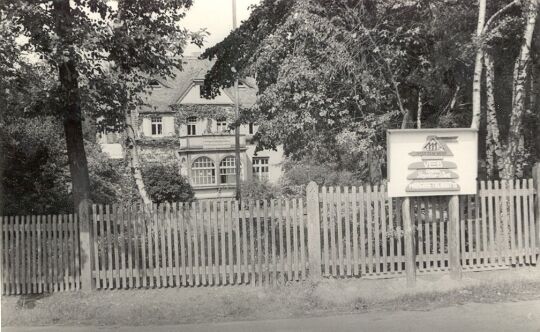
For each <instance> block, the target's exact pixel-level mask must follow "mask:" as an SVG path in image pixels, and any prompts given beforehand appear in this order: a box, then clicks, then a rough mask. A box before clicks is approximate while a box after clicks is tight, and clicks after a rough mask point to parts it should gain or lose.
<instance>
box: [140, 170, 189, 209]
mask: <svg viewBox="0 0 540 332" xmlns="http://www.w3.org/2000/svg"><path fill="white" fill-rule="evenodd" d="M143 178H144V183H145V185H146V189H147V190H148V194H149V195H150V197H151V199H152V202H154V203H157V204H159V203H163V202H190V201H191V200H193V198H194V195H195V194H194V192H193V188H192V187H191V185H190V184H189V182H188V181H187V180H186V179H185V178H184V177H183V176H181V175H180V174H179V172H178V169H177V167H176V166H175V165H172V164H151V165H148V166H146V167H145V168H144V169H143Z"/></svg>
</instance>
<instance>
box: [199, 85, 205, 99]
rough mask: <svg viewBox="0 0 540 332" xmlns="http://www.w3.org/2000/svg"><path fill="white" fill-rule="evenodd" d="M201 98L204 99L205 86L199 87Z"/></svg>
mask: <svg viewBox="0 0 540 332" xmlns="http://www.w3.org/2000/svg"><path fill="white" fill-rule="evenodd" d="M199 97H201V98H204V85H199Z"/></svg>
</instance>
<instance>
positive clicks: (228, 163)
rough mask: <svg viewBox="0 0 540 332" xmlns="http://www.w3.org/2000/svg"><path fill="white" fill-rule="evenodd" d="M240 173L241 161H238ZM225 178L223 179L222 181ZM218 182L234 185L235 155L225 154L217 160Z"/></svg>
mask: <svg viewBox="0 0 540 332" xmlns="http://www.w3.org/2000/svg"><path fill="white" fill-rule="evenodd" d="M240 174H242V163H240ZM223 179H225V181H223ZM219 183H220V184H227V185H231V184H232V185H234V184H236V157H235V156H231V155H229V156H225V157H223V159H221V161H220V162H219Z"/></svg>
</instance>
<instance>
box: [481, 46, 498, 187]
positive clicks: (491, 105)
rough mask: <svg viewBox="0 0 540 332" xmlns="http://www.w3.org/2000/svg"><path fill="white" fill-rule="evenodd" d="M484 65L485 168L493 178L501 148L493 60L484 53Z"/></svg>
mask: <svg viewBox="0 0 540 332" xmlns="http://www.w3.org/2000/svg"><path fill="white" fill-rule="evenodd" d="M484 64H485V65H486V97H487V101H486V104H487V116H486V119H487V121H486V122H487V123H486V129H487V135H486V164H487V165H486V168H487V174H488V176H489V177H490V178H493V177H494V175H495V174H494V171H495V170H496V169H498V168H499V167H498V165H499V164H500V157H501V155H502V147H501V141H500V135H499V123H498V120H497V110H496V108H495V85H494V83H495V66H494V64H493V58H492V57H491V55H490V54H489V53H487V52H486V53H484Z"/></svg>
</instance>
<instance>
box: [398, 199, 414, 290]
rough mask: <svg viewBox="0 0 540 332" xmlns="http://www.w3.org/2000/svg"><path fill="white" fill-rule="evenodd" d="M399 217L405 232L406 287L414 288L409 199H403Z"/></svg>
mask: <svg viewBox="0 0 540 332" xmlns="http://www.w3.org/2000/svg"><path fill="white" fill-rule="evenodd" d="M401 215H402V217H403V231H404V232H405V274H406V275H407V287H414V286H415V284H416V251H415V249H414V236H413V227H412V221H411V204H410V200H409V197H404V198H403V201H402V203H401Z"/></svg>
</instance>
